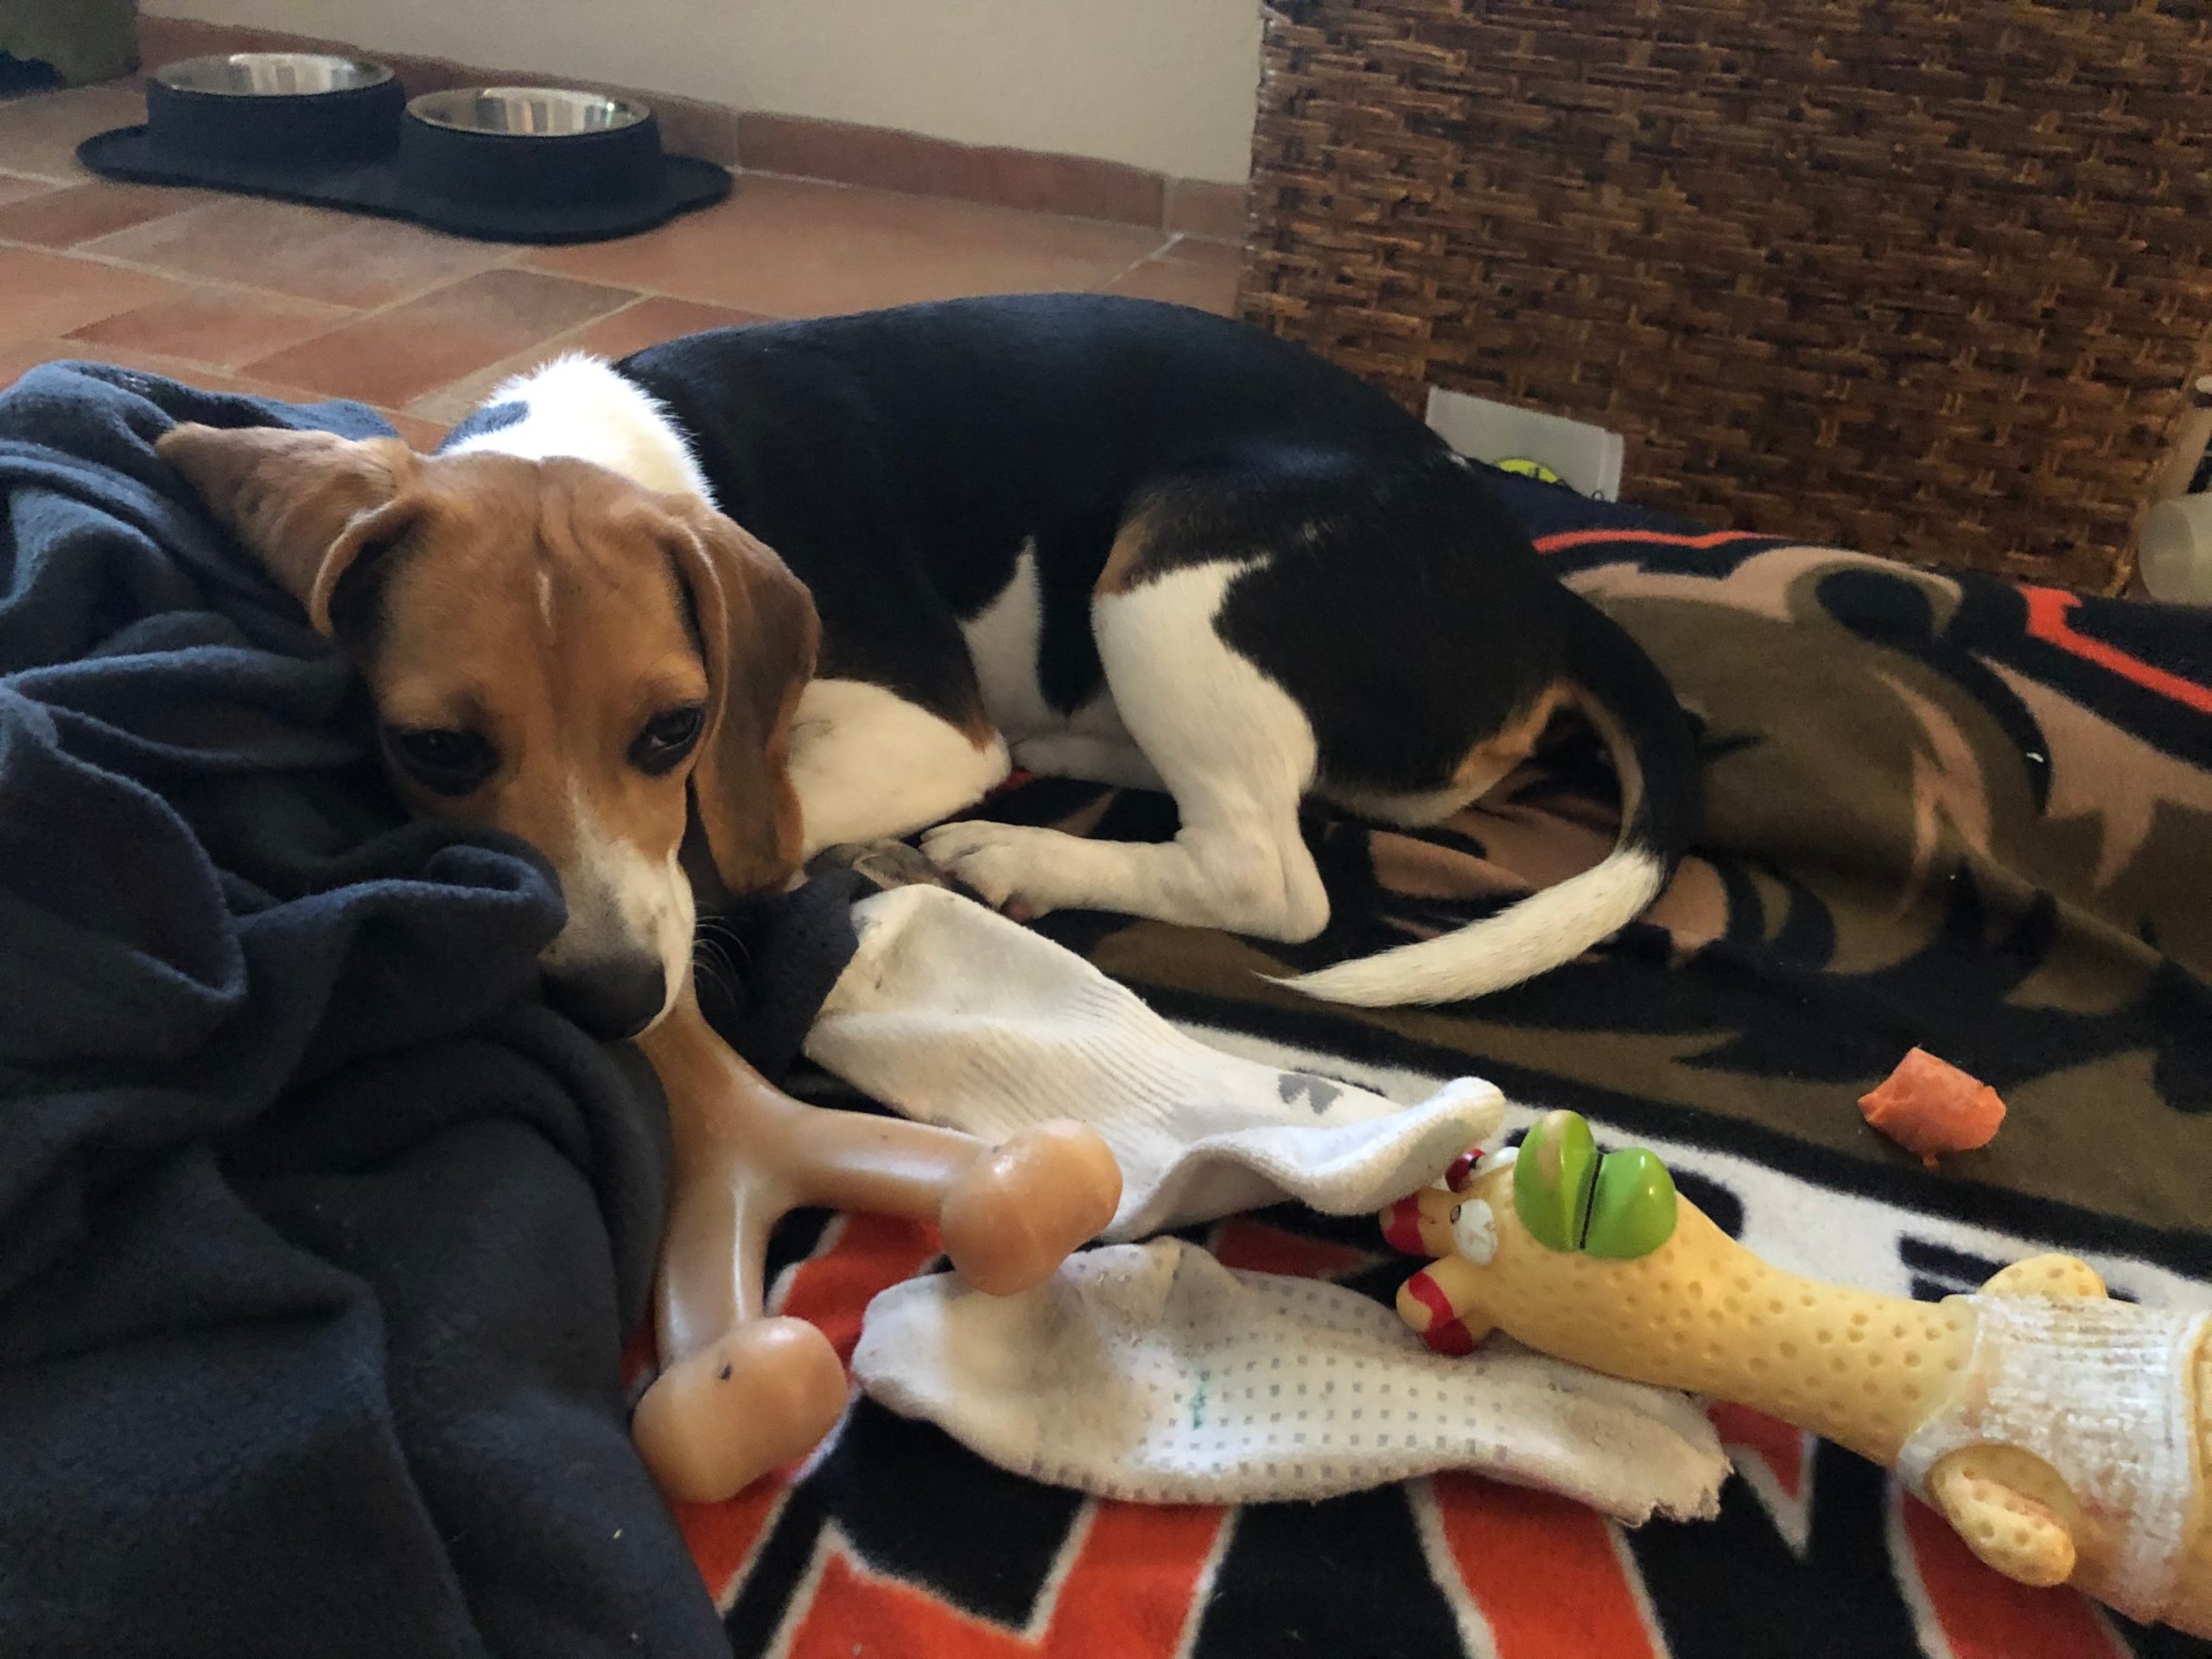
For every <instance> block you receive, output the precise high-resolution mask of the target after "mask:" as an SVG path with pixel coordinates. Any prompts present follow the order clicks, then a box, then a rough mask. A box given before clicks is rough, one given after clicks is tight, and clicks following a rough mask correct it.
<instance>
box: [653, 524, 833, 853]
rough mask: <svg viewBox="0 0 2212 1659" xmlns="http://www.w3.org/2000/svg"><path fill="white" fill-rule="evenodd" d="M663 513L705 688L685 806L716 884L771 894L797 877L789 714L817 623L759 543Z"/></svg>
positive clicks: (810, 666) (793, 581) (795, 584)
mask: <svg viewBox="0 0 2212 1659" xmlns="http://www.w3.org/2000/svg"><path fill="white" fill-rule="evenodd" d="M674 516H675V518H676V521H677V537H676V540H675V552H676V563H677V571H678V573H679V574H680V575H682V577H683V584H684V586H685V587H686V588H688V589H689V590H690V595H691V605H692V609H693V613H694V614H695V615H696V617H697V619H698V624H699V639H700V644H701V645H702V648H703V650H704V652H705V655H706V659H707V678H708V683H709V685H710V686H711V688H712V690H711V691H710V692H709V704H708V715H707V729H706V731H705V733H704V734H703V735H702V737H701V739H700V741H699V760H698V764H697V765H696V767H694V769H693V771H692V773H691V789H692V798H693V800H694V802H695V803H696V806H697V809H698V813H699V823H700V827H701V828H702V829H704V830H705V831H706V834H707V846H708V848H709V850H710V851H711V852H712V853H713V855H714V860H715V873H716V874H718V875H720V876H721V880H722V883H723V885H724V886H725V887H728V889H729V890H730V891H731V892H732V893H760V892H766V891H771V890H773V889H774V888H777V887H781V886H782V885H783V884H784V882H785V880H788V879H789V878H790V877H791V874H792V873H793V872H794V871H796V870H797V869H798V863H799V854H800V842H801V836H802V825H801V823H800V820H799V804H798V791H796V790H794V789H793V788H792V787H791V765H790V748H791V716H792V715H794V714H796V713H797V712H798V699H799V694H800V693H801V692H802V691H804V690H806V683H807V682H808V681H809V680H810V679H812V678H813V677H814V664H815V654H816V652H817V648H818V647H819V645H820V643H821V638H822V626H821V622H820V620H818V619H817V616H816V614H815V609H814V601H813V598H812V596H811V595H810V594H808V593H807V591H806V588H805V585H804V583H802V582H800V581H799V579H798V577H797V576H794V575H792V574H791V570H790V569H789V568H788V567H787V566H786V565H785V563H784V562H783V561H782V560H781V559H779V558H778V557H777V556H775V554H774V553H773V552H772V551H771V550H769V549H768V548H767V547H766V545H765V544H764V543H761V542H760V541H758V540H756V539H755V538H754V537H752V536H751V535H748V534H747V532H746V531H743V530H741V528H739V527H738V526H737V525H736V524H733V523H732V522H731V521H730V520H729V519H728V518H724V517H723V516H722V515H721V513H719V512H715V511H714V510H713V509H712V508H710V507H708V506H706V505H704V504H697V505H694V504H692V503H690V502H683V503H681V504H679V505H678V508H677V512H676V513H675V515H674Z"/></svg>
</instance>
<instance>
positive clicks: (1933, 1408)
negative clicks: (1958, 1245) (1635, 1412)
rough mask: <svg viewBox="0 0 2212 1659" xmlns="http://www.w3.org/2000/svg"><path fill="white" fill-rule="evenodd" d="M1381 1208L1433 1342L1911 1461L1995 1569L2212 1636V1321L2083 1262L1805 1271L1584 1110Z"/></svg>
mask: <svg viewBox="0 0 2212 1659" xmlns="http://www.w3.org/2000/svg"><path fill="white" fill-rule="evenodd" d="M1382 1220H1383V1228H1384V1231H1385V1233H1386V1234H1387V1235H1388V1236H1389V1238H1390V1241H1391V1242H1392V1243H1394V1244H1396V1245H1397V1246H1398V1247H1399V1248H1401V1249H1406V1250H1408V1252H1409V1253H1414V1254H1420V1255H1430V1256H1433V1257H1435V1258H1437V1259H1436V1260H1435V1261H1434V1262H1432V1263H1431V1265H1430V1266H1428V1267H1427V1268H1424V1269H1423V1270H1422V1271H1421V1272H1420V1273H1417V1274H1414V1276H1413V1278H1412V1279H1410V1280H1408V1281H1407V1283H1406V1285H1405V1287H1404V1288H1403V1289H1402V1290H1401V1291H1400V1292H1399V1294H1398V1311H1399V1313H1401V1314H1402V1315H1403V1316H1404V1318H1405V1319H1406V1322H1407V1323H1408V1324H1409V1325H1412V1326H1413V1328H1414V1330H1415V1331H1417V1332H1421V1334H1422V1336H1423V1337H1424V1338H1427V1340H1428V1342H1429V1344H1430V1345H1431V1346H1433V1347H1436V1348H1439V1349H1441V1350H1443V1351H1446V1352H1465V1351H1466V1350H1467V1349H1469V1348H1471V1346H1472V1345H1473V1344H1475V1343H1477V1342H1478V1341H1479V1340H1481V1338H1483V1337H1484V1336H1485V1335H1487V1334H1488V1333H1489V1332H1491V1331H1492V1330H1499V1331H1503V1332H1506V1333H1507V1334H1508V1335H1509V1336H1510V1337H1512V1338H1514V1339H1515V1340H1516V1341H1518V1342H1521V1343H1522V1344H1526V1345H1527V1346H1529V1347H1530V1348H1534V1349H1536V1350H1537V1351H1540V1352H1542V1353H1547V1354H1551V1355H1554V1356H1555V1357H1558V1358H1560V1359H1566V1360H1571V1361H1573V1362H1574V1363H1577V1364H1580V1365H1586V1366H1588V1367H1589V1368H1590V1369H1591V1370H1597V1371H1603V1372H1605V1373H1606V1374H1608V1375H1610V1376H1618V1377H1624V1378H1628V1379H1630V1380H1632V1381H1635V1382H1638V1383H1651V1384H1655V1385H1656V1386H1658V1387H1661V1388H1670V1389H1684V1390H1686V1391H1688V1392H1690V1393H1694V1394H1702V1395H1708V1396H1711V1397H1713V1398H1716V1399H1721V1400H1729V1401H1733V1402H1737V1403H1738V1404H1740V1405H1745V1406H1749V1407H1751V1408H1754V1409H1756V1410H1759V1411H1764V1412H1765V1413H1767V1414H1769V1415H1770V1416H1773V1417H1777V1418H1779V1419H1780V1420H1782V1421H1784V1422H1787V1423H1790V1424H1793V1425H1795V1426H1796V1427H1801V1428H1805V1429H1809V1430H1810V1431H1811V1432H1813V1433H1815V1434H1819V1435H1821V1436H1823V1437H1824V1438H1826V1439H1828V1440H1834V1441H1836V1442H1838V1443H1839V1444H1840V1445H1843V1446H1848V1447H1850V1448H1851V1449H1852V1450H1853V1451H1854V1452H1859V1454H1861V1455H1862V1456H1864V1457H1867V1458H1871V1459H1873V1460H1874V1461H1876V1462H1877V1463H1880V1464H1883V1465H1886V1466H1888V1467H1891V1468H1894V1469H1895V1470H1897V1472H1898V1474H1899V1475H1900V1476H1901V1477H1902V1478H1904V1482H1905V1484H1906V1485H1907V1486H1908V1487H1910V1489H1911V1490H1912V1491H1914V1492H1916V1493H1917V1494H1918V1495H1919V1496H1920V1497H1923V1498H1924V1499H1925V1500H1926V1501H1927V1502H1928V1503H1929V1504H1931V1505H1932V1506H1934V1508H1935V1509H1936V1510H1937V1511H1938V1512H1939V1513H1940V1514H1942V1516H1943V1517H1944V1519H1946V1520H1947V1521H1948V1522H1950V1523H1951V1525H1952V1526H1953V1527H1955V1528H1956V1529H1957V1530H1958V1533H1959V1535H1960V1537H1961V1538H1962V1539H1964V1540H1965V1541H1966V1543H1967V1548H1970V1549H1972V1550H1973V1551H1974V1554H1977V1555H1979V1556H1980V1558H1981V1559H1982V1560H1985V1561H1986V1562H1987V1563H1988V1564H1989V1565H1990V1566H1992V1567H1995V1568H1996V1569H1997V1570H1998V1571H1999V1572H2000V1573H2005V1574H2006V1575H2007V1576H2009V1577H2011V1578H2014V1579H2018V1580H2020V1581H2021V1582H2022V1583H2024V1584H2031V1585H2055V1584H2071V1585H2074V1586H2076V1587H2077V1588H2079V1589H2081V1590H2083V1591H2085V1592H2088V1594H2090V1595H2092V1596H2094V1597H2096V1598H2097V1599H2099V1600H2101V1601H2103V1602H2105V1603H2107V1605H2110V1606H2113V1607H2115V1608H2117V1609H2119V1610H2120V1611H2121V1612H2123V1613H2125V1614H2126V1615H2127V1616H2128V1617H2129V1618H2134V1619H2138V1620H2140V1621H2142V1622H2145V1623H2154V1622H2159V1621H2163V1622H2164V1623H2165V1624H2171V1625H2173V1626H2174V1627H2176V1628H2177V1629H2178V1630H2184V1631H2186V1632H2188V1633H2189V1634H2190V1635H2192V1636H2212V1340H2208V1332H2212V1315H2207V1314H2202V1313H2177V1312H2173V1311H2171V1310H2163V1309H2155V1308H2146V1307H2141V1306H2136V1305H2134V1304H2133V1303H2128V1302H2116V1301H2113V1300H2110V1299H2109V1298H2107V1296H2106V1294H2105V1287H2104V1285H2103V1282H2102V1281H2101V1280H2100V1279H2099V1278H2098V1277H2097V1274H2096V1272H2095V1270H2094V1269H2093V1268H2091V1267H2090V1266H2089V1265H2088V1263H2087V1262H2082V1261H2080V1260H2077V1259H2076V1258H2075V1257H2073V1256H2069V1255H2039V1256H2036V1257H2034V1258H2032V1259H2031V1260H2029V1261H2025V1262H2018V1263H2016V1264H2014V1265H2013V1266H2012V1267H2009V1268H2005V1270H2004V1271H2003V1272H2002V1273H1999V1274H1997V1275H1996V1276H1995V1277H1994V1278H1993V1279H1992V1280H1990V1281H1989V1282H1988V1283H1987V1284H1986V1285H1984V1286H1983V1287H1981V1289H1980V1291H1978V1292H1976V1293H1975V1294H1972V1295H1967V1296H1951V1297H1947V1298H1945V1299H1944V1300H1942V1301H1941V1302H1937V1303H1929V1302H1916V1301H1910V1300H1906V1299H1904V1298H1903V1297H1897V1296H1884V1295H1878V1294H1874V1293H1872V1292H1870V1291H1864V1290H1855V1289H1852V1288H1850V1287H1846V1286H1841V1285H1831V1284H1826V1283H1823V1282H1821V1281H1818V1280H1814V1279H1805V1278H1801V1277H1799V1276H1798V1275H1797V1274H1792V1273H1785V1272H1783V1270H1781V1269H1780V1268H1775V1267H1771V1266H1770V1265H1769V1264H1768V1263H1766V1262H1763V1261H1761V1260H1760V1259H1759V1258H1758V1256H1756V1255H1752V1254H1751V1252H1750V1251H1748V1250H1746V1249H1744V1248H1743V1246H1741V1245H1740V1244H1738V1243H1736V1241H1735V1240H1734V1239H1732V1238H1731V1237H1729V1236H1728V1235H1727V1234H1726V1233H1725V1232H1723V1231H1721V1230H1720V1229H1719V1227H1717V1226H1715V1225H1714V1224H1713V1222H1712V1220H1711V1219H1710V1218H1709V1217H1707V1216H1706V1215H1705V1214H1704V1213H1703V1212H1702V1211H1700V1210H1699V1209H1698V1208H1697V1207H1696V1206H1695V1205H1693V1204H1691V1203H1689V1202H1688V1200H1687V1199H1684V1198H1680V1197H1679V1196H1678V1195H1677V1194H1676V1192H1675V1184H1674V1179H1673V1177H1672V1176H1670V1175H1669V1173H1668V1172H1667V1168H1666V1166H1665V1165H1664V1164H1662V1163H1661V1162H1660V1160H1658V1159H1657V1158H1656V1157H1655V1156H1654V1155H1653V1154H1650V1153H1649V1152H1646V1151H1644V1150H1643V1149H1642V1148H1640V1147H1631V1148H1628V1149H1625V1150H1622V1151H1617V1152H1611V1153H1604V1154H1601V1153H1600V1152H1599V1149H1598V1147H1597V1144H1596V1141H1595V1140H1594V1138H1593V1137H1592V1135H1591V1132H1590V1126H1589V1124H1588V1123H1587V1122H1585V1121H1584V1120H1583V1119H1582V1118H1581V1117H1580V1116H1577V1115H1576V1114H1574V1113H1573V1112H1554V1113H1551V1114H1549V1115H1548V1116H1546V1117H1544V1118H1542V1119H1541V1120H1539V1122H1537V1123H1536V1124H1535V1127H1534V1128H1531V1129H1530V1130H1529V1135H1528V1137H1527V1138H1526V1140H1524V1141H1523V1142H1522V1145H1521V1147H1520V1148H1519V1150H1518V1152H1517V1154H1516V1153H1514V1152H1506V1153H1501V1154H1497V1156H1495V1157H1492V1158H1489V1159H1485V1160H1480V1161H1478V1162H1477V1161H1471V1160H1467V1159H1463V1160H1461V1162H1460V1164H1459V1166H1455V1167H1454V1169H1453V1171H1452V1174H1451V1175H1450V1176H1449V1177H1447V1179H1446V1184H1445V1185H1441V1186H1438V1187H1434V1188H1431V1189H1430V1190H1428V1191H1427V1192H1420V1193H1417V1194H1415V1195H1414V1197H1412V1198H1406V1199H1402V1200H1401V1201H1400V1202H1399V1203H1398V1204H1397V1205H1394V1206H1393V1207H1392V1208H1391V1209H1389V1210H1388V1211H1384V1212H1383V1217H1382Z"/></svg>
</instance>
